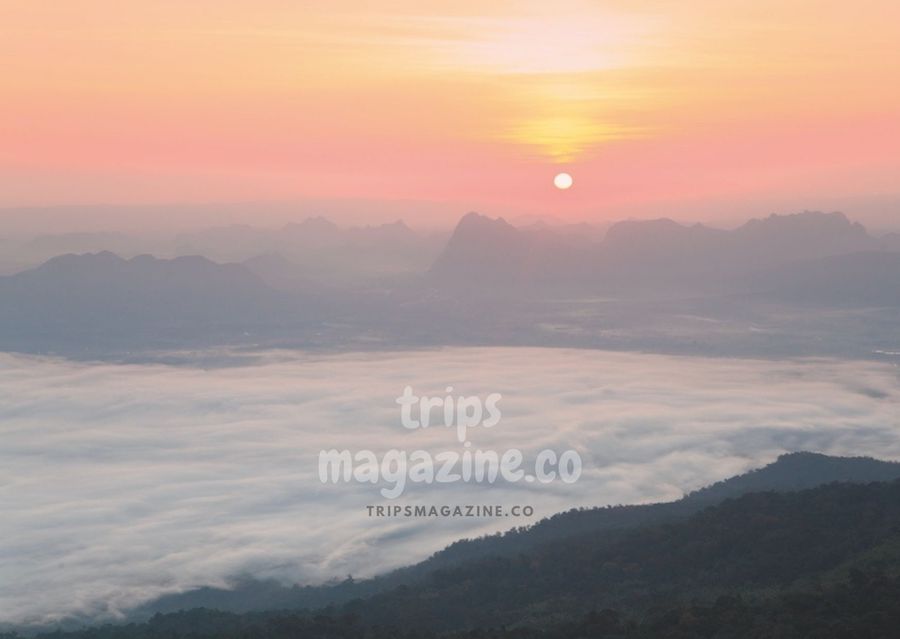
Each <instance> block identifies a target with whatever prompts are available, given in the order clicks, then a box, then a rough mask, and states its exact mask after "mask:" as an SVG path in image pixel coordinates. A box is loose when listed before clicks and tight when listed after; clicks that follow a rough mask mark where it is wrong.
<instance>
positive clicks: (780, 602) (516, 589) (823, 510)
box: [43, 481, 900, 639]
mask: <svg viewBox="0 0 900 639" xmlns="http://www.w3.org/2000/svg"><path fill="white" fill-rule="evenodd" d="M898 575H900V481H896V482H891V483H872V484H847V483H835V484H828V485H825V486H821V487H818V488H814V489H810V490H805V491H800V492H795V493H776V492H763V493H751V494H748V495H744V496H742V497H739V498H736V499H729V500H726V501H725V502H723V503H722V504H720V505H717V506H712V507H710V508H707V509H705V510H703V511H702V512H699V513H696V514H694V515H691V516H689V517H687V518H685V519H682V520H679V521H676V522H670V523H663V524H653V525H648V526H642V527H638V528H634V529H628V530H622V531H618V532H607V533H605V534H597V533H586V534H583V535H580V536H577V537H575V538H570V539H567V540H565V541H558V542H548V543H546V544H541V545H539V546H537V547H535V548H534V549H532V550H531V551H529V552H528V553H522V554H520V555H519V556H516V557H492V558H484V559H480V560H475V561H471V562H468V563H464V564H462V565H459V566H456V567H454V568H451V569H446V570H439V571H436V572H434V573H433V574H432V575H431V577H430V578H429V579H428V580H427V581H425V582H423V583H420V584H418V585H417V586H416V587H414V588H411V587H405V586H404V587H399V588H396V589H394V590H391V591H389V592H385V593H381V594H379V595H376V596H374V597H371V598H368V599H364V600H358V601H354V602H350V603H348V604H346V605H344V606H340V607H337V608H332V609H326V610H320V611H314V612H310V613H306V614H304V613H302V612H293V613H290V612H267V613H247V614H244V615H235V614H231V613H221V612H213V611H208V610H195V611H192V612H189V613H176V614H172V615H160V616H157V617H155V618H153V619H152V620H151V621H150V622H148V623H144V624H137V625H132V626H125V627H122V626H118V627H112V626H110V627H106V628H102V629H91V630H86V631H84V632H77V633H64V634H58V635H43V636H44V637H48V638H49V637H50V636H55V637H58V638H59V639H88V638H91V639H101V638H108V639H125V638H126V637H128V638H129V639H135V638H141V637H147V638H151V637H152V638H154V639H155V638H157V637H159V638H162V637H166V638H167V639H178V638H181V637H189V636H190V637H225V638H231V637H235V638H237V637H272V638H280V637H321V638H323V639H324V638H326V637H328V638H330V637H335V638H337V637H372V638H376V637H377V638H380V637H388V636H391V637H403V636H409V637H419V636H422V637H427V636H433V633H442V632H443V633H450V634H451V635H453V634H454V633H464V635H465V636H466V637H472V638H479V637H495V638H497V639H505V638H506V637H510V638H512V637H517V638H520V639H530V638H532V637H535V638H536V637H538V636H540V637H543V638H545V639H555V638H556V637H563V636H566V637H628V638H632V637H634V638H637V637H641V638H643V637H723V638H724V637H775V636H777V637H854V638H855V637H890V636H896V635H892V634H890V633H889V632H888V629H890V628H894V629H896V627H897V626H896V623H897V620H898V612H897V611H898V608H900V604H898V603H897V601H898V598H897V596H898V594H900V582H898V580H897V576H898ZM891 624H894V625H891ZM489 629H494V630H492V631H489ZM890 632H893V630H891V631H890ZM459 636H460V637H461V636H463V635H462V634H460V635H459Z"/></svg>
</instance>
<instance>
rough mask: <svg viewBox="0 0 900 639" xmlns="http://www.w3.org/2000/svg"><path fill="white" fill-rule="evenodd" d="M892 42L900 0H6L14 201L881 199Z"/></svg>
mask: <svg viewBox="0 0 900 639" xmlns="http://www.w3.org/2000/svg"><path fill="white" fill-rule="evenodd" d="M898 42H900V3H898V2H897V1H896V0H855V1H854V2H847V1H841V2H835V1H832V0H755V1H737V0H693V1H691V2H685V1H684V0H680V1H674V0H673V1H669V0H628V1H626V0H605V1H603V0H595V1H593V2H587V1H585V2H580V1H568V0H556V1H554V2H527V1H519V2H505V1H503V0H495V1H493V2H483V1H480V2H472V1H470V0H455V1H453V2H443V1H434V0H415V1H413V0H409V1H406V0H403V1H393V2H372V1H371V0H368V1H365V0H330V1H328V2H325V1H321V2H309V1H302V0H66V1H62V2H42V1H40V0H0V59H2V61H3V70H2V73H0V207H10V206H26V205H58V204H95V203H107V204H153V203H190V202H206V203H208V202H236V201H280V202H295V201H296V202H299V203H302V202H320V203H321V202H334V203H337V204H334V207H336V208H337V209H340V206H341V205H340V202H347V201H357V202H359V201H363V202H377V203H379V204H378V206H377V207H373V210H375V208H377V210H378V211H379V213H378V214H377V215H378V216H382V217H388V218H389V217H391V213H393V211H392V208H391V205H390V203H391V202H397V203H398V205H397V211H399V212H404V213H407V215H408V212H409V210H415V211H416V212H417V214H420V215H421V216H422V218H423V220H424V219H432V218H437V217H440V216H444V215H450V214H451V212H454V215H455V214H456V213H462V212H465V210H468V209H473V208H475V209H479V210H482V211H484V212H486V213H493V214H506V215H510V214H515V213H522V214H535V213H543V214H548V215H555V216H558V217H561V218H563V219H572V220H575V219H598V220H602V219H618V218H621V217H623V216H626V215H641V216H658V215H674V216H681V217H691V216H693V217H695V218H698V219H723V220H725V219H732V218H734V219H737V218H739V217H745V216H746V215H747V214H754V213H755V214H768V213H770V212H773V211H775V210H781V209H785V212H787V211H793V210H796V209H803V208H825V209H833V208H842V209H843V210H845V212H847V213H848V214H849V215H851V216H854V217H857V218H860V219H863V220H866V221H870V222H875V223H880V224H888V223H889V222H890V219H891V216H892V215H896V214H897V213H900V180H898V177H900V81H898V78H900V46H898ZM560 171H567V172H568V173H571V174H572V176H573V177H574V179H575V185H574V187H573V188H571V189H569V190H567V191H559V190H557V189H555V188H554V187H553V176H554V175H555V174H556V173H558V172H560ZM399 203H405V204H402V205H401V204H399ZM410 203H414V204H413V205H411V204H410ZM301 208H302V207H301ZM359 208H360V207H359V206H357V207H356V209H355V210H358V209H359ZM373 215H375V214H374V213H373ZM394 217H396V216H394ZM411 221H412V222H415V220H411Z"/></svg>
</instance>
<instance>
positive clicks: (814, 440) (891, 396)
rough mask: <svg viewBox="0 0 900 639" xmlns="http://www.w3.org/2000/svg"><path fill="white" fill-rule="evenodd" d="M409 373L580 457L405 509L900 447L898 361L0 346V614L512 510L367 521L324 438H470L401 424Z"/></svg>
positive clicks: (34, 612)
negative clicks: (81, 356) (327, 472)
mask: <svg viewBox="0 0 900 639" xmlns="http://www.w3.org/2000/svg"><path fill="white" fill-rule="evenodd" d="M406 385H411V386H412V387H413V389H414V390H415V391H416V392H420V393H424V394H428V395H443V394H444V392H445V388H446V387H447V386H453V387H454V391H453V394H454V395H459V394H465V395H478V396H480V397H482V398H484V397H486V396H487V395H488V394H490V393H494V392H498V393H501V394H502V395H503V399H502V401H501V402H500V404H499V405H500V408H501V409H502V411H503V419H502V421H501V423H500V424H498V425H497V426H495V427H493V428H491V429H475V430H474V431H473V432H472V433H471V434H470V435H471V436H470V438H471V440H472V441H473V443H474V444H475V446H477V447H479V448H492V449H496V450H499V451H503V450H505V449H508V448H519V449H522V450H524V451H527V452H532V453H533V452H534V451H537V450H539V449H542V448H555V449H557V450H563V449H568V448H573V449H576V450H578V451H579V452H580V454H581V456H582V458H583V460H584V474H583V476H582V477H581V479H580V481H579V482H577V483H576V484H573V485H566V484H559V483H557V484H550V485H543V484H537V483H534V484H526V483H517V484H515V485H502V484H495V485H493V486H487V485H473V484H452V485H445V486H435V485H431V486H421V485H418V486H411V487H410V488H409V490H408V491H407V493H406V495H404V496H403V497H402V498H401V499H399V500H397V501H396V502H395V503H399V504H403V505H406V504H427V505H430V504H436V505H439V504H504V505H507V506H511V505H516V504H519V505H531V506H533V507H534V509H535V515H536V518H539V517H542V516H546V515H550V514H552V513H553V512H556V511H558V510H562V509H566V508H569V507H573V506H582V505H602V504H615V503H634V502H646V501H654V500H667V499H674V498H677V497H679V496H681V494H682V493H684V492H686V491H690V490H693V489H696V488H699V487H701V486H703V485H706V484H709V483H711V482H713V481H716V480H719V479H722V478H724V477H727V476H730V475H734V474H737V473H740V472H743V471H745V470H747V469H749V468H752V467H756V466H759V465H761V464H763V463H766V462H769V461H771V460H772V459H774V458H775V457H776V456H777V455H778V454H780V453H782V452H785V451H794V450H811V451H818V452H824V453H829V454H854V455H873V456H877V457H880V458H883V459H887V458H891V459H897V458H900V437H898V415H900V413H898V411H897V401H898V398H900V385H898V374H897V369H896V368H895V367H893V366H891V365H886V364H879V363H872V362H848V361H837V360H806V361H762V360H723V359H700V358H687V357H669V356H661V355H641V354H623V353H606V352H597V351H585V350H552V349H525V348H519V349H448V350H441V351H430V352H410V353H393V354H384V353H381V354H367V355H339V356H333V357H319V356H310V355H304V354H290V353H275V354H271V355H266V356H263V357H262V358H261V359H260V360H259V362H258V363H257V364H255V365H252V366H244V367H235V368H225V369H213V370H204V369H199V368H185V367H178V368H175V367H167V366H161V365H140V366H138V365H108V364H94V365H89V364H80V363H72V362H67V361H60V360H52V359H39V358H28V357H18V356H11V355H0V396H2V397H3V401H2V402H0V441H2V445H0V502H2V517H0V620H2V621H11V622H45V621H50V620H52V619H54V618H58V617H63V616H68V615H71V614H86V615H99V616H107V615H115V614H117V613H118V612H120V611H122V610H125V609H127V608H129V607H131V606H133V605H135V604H137V603H140V602H142V601H144V600H146V599H149V598H152V597H155V596H157V595H159V594H162V593H165V592H173V591H179V590H183V589H187V588H190V587H192V586H196V585H201V584H216V585H222V584H225V583H226V582H227V579H228V578H229V577H231V576H234V575H238V574H252V575H254V576H259V577H267V576H268V577H276V578H280V579H284V580H290V581H299V582H303V583H310V582H316V581H322V580H326V579H330V578H333V577H343V576H345V575H347V574H353V575H354V576H367V575H372V574H374V573H377V572H381V571H384V570H387V569H390V568H392V567H396V566H399V565H403V564H407V563H411V562H413V561H416V560H419V559H422V558H424V557H425V556H427V555H428V554H430V553H431V552H433V551H435V550H437V549H438V548H440V547H442V546H443V545H445V544H446V543H448V542H450V541H452V540H454V539H457V538H459V537H462V536H472V535H478V534H482V533H486V532H492V531H495V530H500V529H504V528H508V527H510V526H512V525H520V524H523V523H528V520H521V519H437V520H421V519H420V520H416V519H410V520H404V519H373V518H369V517H368V516H367V514H366V509H365V506H366V505H368V504H384V503H386V500H384V499H383V498H382V497H381V496H380V495H379V493H378V487H377V486H372V485H361V484H337V485H332V484H328V485H323V484H321V483H320V482H319V481H318V475H317V456H318V453H319V451H320V450H322V449H329V448H338V449H343V448H347V449H350V450H359V449H362V448H368V449H372V450H374V451H376V452H379V451H380V452H384V451H386V450H388V449H391V448H400V449H404V450H410V451H411V450H415V449H418V448H424V449H430V450H434V451H440V450H460V448H459V444H458V443H457V442H456V435H455V432H454V431H453V430H452V429H443V428H432V429H429V430H428V431H424V432H423V431H409V430H406V429H404V428H403V427H402V426H401V425H400V419H399V409H398V406H397V404H396V403H395V398H396V397H398V396H399V395H400V394H401V393H402V392H403V388H404V387H405V386H406Z"/></svg>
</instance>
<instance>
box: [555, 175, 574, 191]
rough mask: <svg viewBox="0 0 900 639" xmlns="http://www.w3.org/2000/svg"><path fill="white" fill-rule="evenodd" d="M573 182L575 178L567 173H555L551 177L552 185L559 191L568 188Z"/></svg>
mask: <svg viewBox="0 0 900 639" xmlns="http://www.w3.org/2000/svg"><path fill="white" fill-rule="evenodd" d="M574 183H575V180H573V179H572V176H571V175H569V174H568V173H557V174H556V177H554V178H553V186H555V187H556V188H558V189H559V190H560V191H565V190H566V189H568V188H571V186H572V184H574Z"/></svg>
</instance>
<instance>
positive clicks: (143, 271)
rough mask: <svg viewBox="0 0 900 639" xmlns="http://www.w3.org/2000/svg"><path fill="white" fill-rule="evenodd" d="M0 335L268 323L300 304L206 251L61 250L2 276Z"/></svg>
mask: <svg viewBox="0 0 900 639" xmlns="http://www.w3.org/2000/svg"><path fill="white" fill-rule="evenodd" d="M0 299H2V300H3V301H4V303H3V305H2V306H0V339H2V344H3V346H5V347H12V348H14V349H15V348H18V347H20V346H21V345H22V344H27V343H29V341H31V340H36V341H38V342H41V343H47V344H52V343H54V338H59V339H60V340H68V341H78V340H86V341H87V342H90V341H91V340H109V339H114V338H116V336H121V337H122V338H123V339H126V340H128V339H132V338H134V337H135V336H136V335H144V334H153V335H155V336H157V337H159V338H160V339H165V338H166V337H167V336H168V337H175V336H181V335H185V334H190V335H194V336H204V335H215V334H217V333H219V332H222V331H226V332H228V331H232V332H233V331H243V330H247V329H248V328H249V327H256V328H258V327H260V326H263V325H271V324H272V323H273V322H277V321H278V320H279V318H283V317H284V316H285V314H288V313H295V312H297V310H298V307H297V305H296V303H295V302H294V301H293V300H288V299H286V298H285V297H284V296H283V295H281V294H278V293H276V292H275V291H273V290H272V289H270V288H269V287H267V286H266V285H265V284H264V283H263V282H262V280H260V278H259V277H257V276H256V275H254V274H253V273H251V272H250V271H249V270H248V269H247V268H245V267H243V266H240V265H236V264H216V263H214V262H212V261H210V260H208V259H206V258H203V257H197V256H192V257H180V258H176V259H172V260H163V259H157V258H155V257H152V256H150V255H141V256H137V257H134V258H132V259H128V260H126V259H123V258H121V257H118V256H117V255H115V254H113V253H110V252H101V253H92V254H83V255H63V256H60V257H57V258H54V259H51V260H49V261H48V262H46V263H45V264H43V265H42V266H40V267H38V268H35V269H32V270H28V271H24V272H22V273H18V274H16V275H12V276H7V277H3V278H0Z"/></svg>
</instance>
